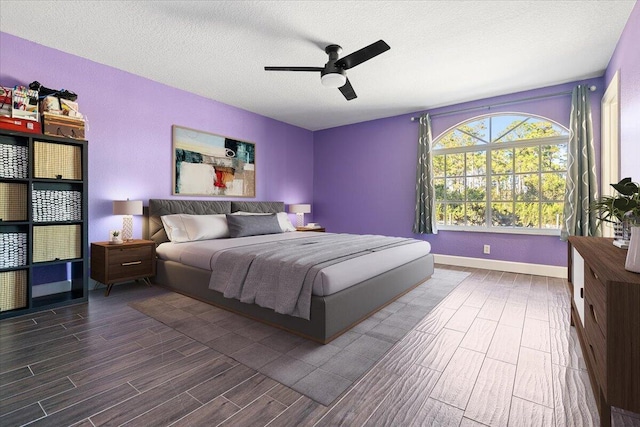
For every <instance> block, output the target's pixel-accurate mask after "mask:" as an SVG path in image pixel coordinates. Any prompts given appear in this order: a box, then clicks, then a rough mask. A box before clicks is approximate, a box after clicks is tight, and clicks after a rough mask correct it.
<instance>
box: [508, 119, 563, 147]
mask: <svg viewBox="0 0 640 427" xmlns="http://www.w3.org/2000/svg"><path fill="white" fill-rule="evenodd" d="M516 118H520V117H516ZM522 118H524V117H522ZM513 124H517V123H513ZM561 135H568V132H567V131H565V130H564V129H562V128H561V127H560V126H558V125H556V124H554V123H552V122H549V121H547V120H544V119H539V118H537V117H529V118H528V120H527V121H525V122H524V123H520V124H517V126H515V128H513V130H512V131H511V132H509V133H508V134H506V135H505V136H504V137H502V138H500V142H506V141H519V140H522V139H536V138H548V137H551V136H561ZM496 136H498V135H496Z"/></svg>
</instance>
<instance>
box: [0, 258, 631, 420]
mask: <svg viewBox="0 0 640 427" xmlns="http://www.w3.org/2000/svg"><path fill="white" fill-rule="evenodd" d="M458 270H461V269H458V268H452V267H445V266H438V268H437V269H436V273H435V274H436V275H438V276H439V277H441V278H446V277H447V275H450V276H451V277H452V280H453V276H454V275H455V273H456V272H457V271H458ZM468 271H470V272H471V275H470V276H469V277H468V278H467V279H465V280H464V281H463V282H462V284H461V285H460V286H458V287H457V288H456V289H455V290H454V291H453V292H452V293H451V294H450V295H449V296H448V297H447V298H446V299H445V300H444V301H443V302H442V303H441V304H440V305H439V306H438V307H437V308H436V309H434V311H433V312H432V313H430V314H429V315H428V316H427V317H426V318H425V319H423V320H422V322H421V323H419V324H418V326H417V327H416V328H415V329H414V330H412V331H411V332H410V333H409V334H408V335H407V336H406V337H405V338H404V339H403V340H401V341H400V342H399V343H398V344H397V345H396V346H395V347H394V348H392V349H391V350H390V351H389V353H388V354H387V355H386V356H385V357H384V358H383V359H382V360H381V361H380V362H379V363H378V364H377V365H375V366H374V367H373V368H372V369H371V371H369V372H368V373H367V374H366V375H365V376H364V377H363V378H362V379H361V380H360V381H359V382H357V383H356V384H355V385H354V387H353V388H352V389H351V390H350V391H349V392H347V393H346V394H345V395H344V396H343V397H342V398H341V399H340V400H338V401H337V402H336V403H334V404H333V406H331V407H329V408H327V407H324V406H322V405H320V404H318V403H315V402H313V401H312V400H310V399H308V398H306V397H305V396H302V395H300V394H299V393H297V392H295V391H293V390H291V389H288V388H287V387H285V386H283V385H281V384H278V383H277V382H275V381H273V380H271V379H270V378H267V377H265V376H263V375H262V374H259V373H257V372H255V371H254V370H252V369H250V368H248V367H246V366H243V365H241V364H239V363H238V362H236V361H235V360H233V359H230V358H228V357H226V356H224V355H221V354H220V353H218V352H216V351H215V350H213V349H211V348H209V347H207V346H205V345H203V344H201V343H200V342H198V341H195V340H194V339H192V338H189V337H187V336H185V335H183V334H181V333H179V332H177V331H174V330H173V329H171V328H169V327H167V326H165V325H164V324H162V323H160V322H158V321H156V320H154V319H151V318H149V317H147V316H145V315H143V314H142V313H140V312H138V311H136V310H134V309H132V308H130V307H129V306H128V305H127V304H128V303H129V302H131V301H135V300H140V299H144V298H149V297H152V296H158V295H162V294H163V293H167V291H165V290H163V289H161V288H158V287H152V288H148V287H146V286H144V285H142V284H127V285H121V286H117V287H115V288H114V289H113V291H112V292H111V295H110V296H109V297H108V298H105V297H104V296H103V293H102V291H100V290H98V291H92V292H91V296H90V302H89V304H83V305H77V306H73V307H67V308H64V309H59V310H52V311H47V312H41V313H38V314H34V315H29V316H24V317H20V318H14V319H6V320H3V321H1V322H0V425H1V426H3V427H5V426H14V425H16V426H17V425H25V424H28V425H30V426H38V425H43V426H67V425H77V426H83V427H84V426H99V425H124V424H126V425H128V426H133V425H139V426H164V425H176V426H194V425H203V426H215V425H223V426H265V425H269V426H312V425H318V426H335V425H345V426H362V425H366V426H409V425H434V426H449V425H450V426H482V425H489V426H558V427H560V426H594V425H597V424H598V422H599V420H598V414H597V412H596V409H595V402H594V399H593V395H592V393H591V388H590V386H589V383H588V376H587V373H586V371H585V370H584V360H583V359H582V354H581V351H580V348H579V345H578V343H577V337H576V335H575V331H574V330H573V329H572V328H570V326H569V296H568V294H567V291H566V286H565V284H564V281H562V280H559V279H554V278H547V277H540V276H529V275H516V274H512V273H502V272H496V271H487V270H468ZM198 307H199V308H198V309H199V310H201V306H200V305H199V306H198ZM183 309H184V310H187V311H188V307H186V308H183ZM613 423H614V425H615V426H640V415H638V414H629V413H624V412H622V411H618V410H614V412H613Z"/></svg>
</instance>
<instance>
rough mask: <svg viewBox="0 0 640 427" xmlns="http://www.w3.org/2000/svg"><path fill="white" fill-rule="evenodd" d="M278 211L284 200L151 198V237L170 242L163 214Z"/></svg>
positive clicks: (160, 241)
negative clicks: (246, 200)
mask: <svg viewBox="0 0 640 427" xmlns="http://www.w3.org/2000/svg"><path fill="white" fill-rule="evenodd" d="M238 211H244V212H253V213H277V212H283V211H284V202H231V201H222V200H216V201H209V200H175V199H171V200H169V199H167V200H165V199H149V239H151V240H153V241H154V242H156V244H157V245H159V244H160V243H164V242H168V241H169V239H168V237H167V233H165V231H164V226H163V225H162V220H161V219H160V217H161V216H162V215H171V214H179V213H183V214H192V215H213V214H225V213H231V212H238Z"/></svg>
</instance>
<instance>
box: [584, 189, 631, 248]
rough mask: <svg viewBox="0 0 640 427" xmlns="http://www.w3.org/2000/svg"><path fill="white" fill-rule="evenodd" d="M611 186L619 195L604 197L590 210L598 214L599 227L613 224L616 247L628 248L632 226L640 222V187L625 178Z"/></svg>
mask: <svg viewBox="0 0 640 427" xmlns="http://www.w3.org/2000/svg"><path fill="white" fill-rule="evenodd" d="M611 186H612V187H613V188H614V189H615V190H616V191H617V192H618V195H617V196H603V197H601V198H600V200H599V201H597V202H595V203H593V204H592V205H591V207H590V209H591V210H593V211H596V212H597V217H598V220H599V224H598V225H600V224H602V222H608V223H611V224H613V226H614V230H615V234H616V238H615V240H614V244H615V245H616V246H620V247H622V246H628V244H629V239H630V238H631V236H630V229H631V226H632V225H633V224H635V223H637V222H638V220H640V187H639V186H638V184H637V183H635V182H632V181H631V178H623V179H622V180H621V181H620V182H618V183H617V184H611Z"/></svg>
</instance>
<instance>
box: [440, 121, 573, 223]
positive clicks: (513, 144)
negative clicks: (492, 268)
mask: <svg viewBox="0 0 640 427" xmlns="http://www.w3.org/2000/svg"><path fill="white" fill-rule="evenodd" d="M500 116H521V117H527V118H534V119H539V120H542V121H546V122H549V123H552V124H554V125H556V126H558V127H559V128H560V129H561V130H563V131H564V132H565V133H566V135H561V136H550V137H540V138H532V139H519V140H515V141H508V142H493V141H491V132H492V129H491V127H492V118H494V117H500ZM487 118H488V119H489V128H488V132H489V139H490V140H489V142H487V141H484V139H482V138H479V137H477V136H475V135H470V136H472V137H473V138H474V139H476V140H477V141H478V143H477V144H474V145H465V146H460V147H449V148H433V149H432V156H433V157H434V158H435V157H436V156H439V155H447V154H464V155H465V156H464V171H465V172H464V175H463V176H462V177H458V176H456V175H453V176H449V175H447V173H446V169H445V175H444V177H438V178H444V179H445V185H446V179H447V178H449V177H452V178H462V179H465V184H464V189H465V193H466V190H467V188H468V187H467V182H466V179H467V178H468V175H467V174H466V172H467V160H466V153H470V152H481V151H484V152H485V153H486V154H485V173H484V175H477V176H478V177H482V178H483V179H484V180H485V194H486V199H485V200H484V201H482V202H480V203H484V205H485V219H484V225H466V224H465V225H452V224H437V227H438V229H439V230H445V231H467V232H484V233H506V234H528V235H553V236H559V235H560V227H561V223H560V226H559V228H530V227H518V226H516V225H509V226H499V225H498V226H497V225H493V223H492V216H491V214H492V210H491V204H492V199H493V197H492V194H491V193H492V178H493V177H494V176H495V175H494V174H492V169H491V161H492V156H491V153H492V152H493V151H495V150H499V149H516V148H522V147H537V148H539V149H540V151H539V153H540V154H541V147H543V146H545V145H563V144H564V145H566V147H567V152H566V156H567V165H566V166H565V169H562V170H559V171H543V170H542V162H543V156H542V155H539V156H538V157H539V158H538V168H537V170H536V171H534V172H521V173H518V172H516V156H515V155H514V156H513V159H512V172H511V173H510V174H509V176H510V177H514V178H515V177H516V176H517V175H525V174H529V175H531V174H536V175H537V176H538V182H539V186H541V185H542V177H543V175H544V174H545V173H549V172H557V173H564V174H565V175H566V173H567V168H568V144H569V136H570V135H569V134H570V131H569V129H568V128H567V127H565V126H563V125H562V124H560V123H558V122H556V121H555V120H552V119H549V118H547V117H544V116H540V115H537V114H531V113H524V112H499V113H489V114H483V115H480V116H476V117H472V118H470V119H467V120H464V121H462V122H459V123H456V124H455V125H453V126H451V127H449V128H448V129H446V130H445V131H443V132H442V133H440V134H439V135H438V136H437V137H436V138H434V139H433V146H435V145H436V143H437V142H438V141H439V140H440V139H441V138H443V137H445V136H446V135H447V134H449V133H450V132H453V131H456V130H458V128H459V127H461V126H464V125H467V124H471V123H474V122H477V121H481V120H486V119H487ZM526 121H527V120H523V121H521V123H520V124H518V125H516V126H515V127H513V128H511V129H510V130H509V131H508V132H506V133H509V132H511V131H513V130H514V129H516V128H517V127H519V126H520V125H521V124H522V123H524V122H526ZM460 132H463V133H465V134H468V133H466V132H464V131H462V130H460ZM506 133H505V134H506ZM503 137H504V134H503V135H498V136H497V137H496V140H500V139H501V138H503ZM445 159H446V158H445ZM445 168H446V161H445ZM474 176H475V175H474ZM435 178H436V177H435V173H434V179H435ZM539 188H540V187H539ZM444 191H445V192H446V186H445V190H444ZM445 194H446V193H445ZM511 195H512V197H511V200H510V201H509V202H506V203H511V204H512V206H513V207H514V209H515V204H516V203H517V202H518V200H517V199H516V197H515V185H512V188H511ZM464 199H465V200H463V201H461V202H460V203H462V204H465V205H466V204H469V203H470V201H469V200H467V196H466V194H465V198H464ZM545 202H548V203H557V202H561V200H551V201H546V200H543V198H542V194H540V196H539V198H538V200H537V201H535V203H537V204H538V212H539V220H540V221H541V220H542V216H541V214H542V207H543V203H545ZM436 203H445V204H448V203H451V202H450V201H448V200H447V199H446V198H445V199H444V200H438V199H436ZM495 203H500V201H498V202H495ZM465 209H466V207H465ZM445 212H446V210H445ZM465 217H467V215H466V211H465ZM540 225H541V224H540Z"/></svg>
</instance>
